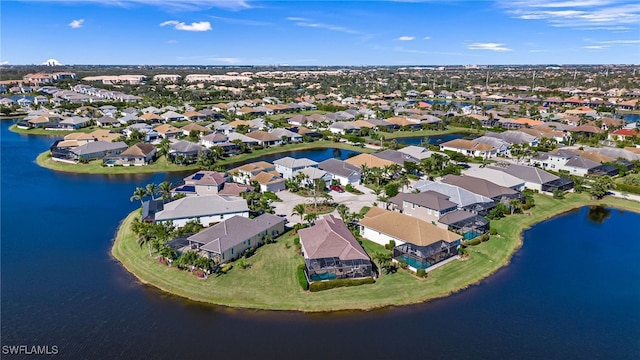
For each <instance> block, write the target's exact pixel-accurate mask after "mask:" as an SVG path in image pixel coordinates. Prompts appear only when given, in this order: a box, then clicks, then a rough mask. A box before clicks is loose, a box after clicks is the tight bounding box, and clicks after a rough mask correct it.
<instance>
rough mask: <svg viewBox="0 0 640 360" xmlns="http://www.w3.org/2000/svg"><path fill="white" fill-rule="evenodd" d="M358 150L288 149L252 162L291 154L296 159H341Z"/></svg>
mask: <svg viewBox="0 0 640 360" xmlns="http://www.w3.org/2000/svg"><path fill="white" fill-rule="evenodd" d="M358 154H359V153H358V152H355V151H351V150H346V149H333V148H327V149H310V150H299V151H287V152H286V153H279V154H270V155H262V156H260V157H257V158H255V159H252V160H251V162H254V161H266V162H273V161H275V160H278V159H281V158H283V157H286V156H289V157H292V158H294V159H300V158H307V159H311V160H313V161H316V162H321V161H324V160H327V159H330V158H336V159H340V160H345V159H347V158H350V157H352V156H355V155H358Z"/></svg>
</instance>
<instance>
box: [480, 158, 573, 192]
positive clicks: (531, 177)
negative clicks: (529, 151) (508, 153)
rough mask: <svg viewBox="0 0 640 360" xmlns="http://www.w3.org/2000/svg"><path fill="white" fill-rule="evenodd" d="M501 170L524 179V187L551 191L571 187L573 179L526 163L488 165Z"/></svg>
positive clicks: (564, 189)
mask: <svg viewBox="0 0 640 360" xmlns="http://www.w3.org/2000/svg"><path fill="white" fill-rule="evenodd" d="M488 169H491V170H495V171H502V172H504V173H507V174H509V175H511V176H514V177H516V178H518V179H521V180H522V181H524V187H525V188H526V189H531V190H536V191H542V192H547V193H552V192H553V191H554V190H561V191H568V190H571V189H572V188H573V181H572V180H571V179H568V178H561V177H558V176H555V175H553V174H551V173H548V172H546V171H544V170H542V169H540V168H537V167H534V166H526V165H516V164H510V165H509V166H507V167H491V166H490V167H488Z"/></svg>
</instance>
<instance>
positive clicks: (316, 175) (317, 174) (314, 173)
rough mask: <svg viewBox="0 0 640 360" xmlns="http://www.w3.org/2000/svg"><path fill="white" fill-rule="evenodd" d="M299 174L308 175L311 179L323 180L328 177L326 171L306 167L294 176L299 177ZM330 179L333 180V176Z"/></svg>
mask: <svg viewBox="0 0 640 360" xmlns="http://www.w3.org/2000/svg"><path fill="white" fill-rule="evenodd" d="M298 173H303V174H306V175H307V176H308V177H309V179H321V178H323V177H324V176H326V175H327V172H326V171H324V170H320V169H318V168H315V167H306V168H304V169H300V170H297V171H296V172H295V173H294V175H297V174H298ZM330 178H331V175H329V179H330Z"/></svg>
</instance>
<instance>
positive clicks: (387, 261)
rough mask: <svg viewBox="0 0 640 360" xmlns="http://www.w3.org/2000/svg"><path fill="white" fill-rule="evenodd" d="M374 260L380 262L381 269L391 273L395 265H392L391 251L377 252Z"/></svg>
mask: <svg viewBox="0 0 640 360" xmlns="http://www.w3.org/2000/svg"><path fill="white" fill-rule="evenodd" d="M372 258H373V260H374V261H375V262H377V263H378V265H379V266H380V268H381V269H384V271H385V272H386V273H387V274H389V273H390V272H392V269H393V267H392V266H391V259H392V256H391V253H389V252H386V251H385V252H376V253H374V254H373V256H372Z"/></svg>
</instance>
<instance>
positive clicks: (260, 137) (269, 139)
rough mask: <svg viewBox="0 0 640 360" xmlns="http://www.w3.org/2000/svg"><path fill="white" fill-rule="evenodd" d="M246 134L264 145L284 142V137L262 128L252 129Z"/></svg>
mask: <svg viewBox="0 0 640 360" xmlns="http://www.w3.org/2000/svg"><path fill="white" fill-rule="evenodd" d="M246 136H247V137H250V138H252V139H254V140H255V141H257V142H258V144H259V145H262V146H264V147H268V146H274V145H280V144H282V138H280V137H278V136H276V135H274V134H271V133H268V132H266V131H262V130H256V131H252V132H250V133H247V134H246Z"/></svg>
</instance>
